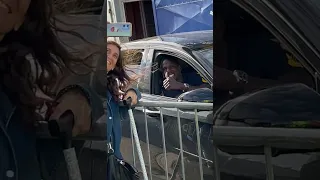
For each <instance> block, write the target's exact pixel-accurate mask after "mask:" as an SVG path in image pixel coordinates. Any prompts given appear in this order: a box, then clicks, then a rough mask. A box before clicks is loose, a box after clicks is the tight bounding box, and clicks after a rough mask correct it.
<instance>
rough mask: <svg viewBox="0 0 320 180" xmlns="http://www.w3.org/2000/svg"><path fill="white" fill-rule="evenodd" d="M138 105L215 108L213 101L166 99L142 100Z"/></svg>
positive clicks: (200, 108)
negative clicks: (169, 100) (171, 100)
mask: <svg viewBox="0 0 320 180" xmlns="http://www.w3.org/2000/svg"><path fill="white" fill-rule="evenodd" d="M137 106H145V107H162V108H178V109H188V110H194V109H199V110H213V103H196V102H195V103H194V102H165V101H159V102H156V101H140V102H139V104H137Z"/></svg>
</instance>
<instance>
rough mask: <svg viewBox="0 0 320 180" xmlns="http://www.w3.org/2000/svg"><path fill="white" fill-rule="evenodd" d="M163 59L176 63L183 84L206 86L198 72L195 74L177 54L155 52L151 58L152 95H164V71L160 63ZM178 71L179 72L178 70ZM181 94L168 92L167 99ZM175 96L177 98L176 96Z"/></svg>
mask: <svg viewBox="0 0 320 180" xmlns="http://www.w3.org/2000/svg"><path fill="white" fill-rule="evenodd" d="M164 59H169V60H170V61H172V62H177V63H178V64H179V66H180V67H181V72H179V73H181V75H182V77H183V79H184V83H187V84H189V85H191V86H201V85H205V84H208V83H207V81H206V80H205V79H204V78H203V77H202V76H201V74H200V73H199V72H197V71H196V70H195V69H194V68H193V67H192V66H190V65H189V64H188V63H187V62H185V61H184V60H183V58H182V57H179V55H178V54H174V53H170V52H165V51H157V52H155V55H154V58H153V69H152V72H153V74H152V82H153V84H152V87H153V88H152V93H153V94H156V95H165V94H163V92H164V86H163V80H164V78H163V77H164V74H163V73H164V71H163V68H162V65H161V64H162V61H163V60H164ZM179 71H180V70H179ZM181 93H182V92H180V91H173V92H170V94H172V95H170V96H169V97H172V98H175V97H177V96H178V95H180V94H181ZM176 95H177V96H176Z"/></svg>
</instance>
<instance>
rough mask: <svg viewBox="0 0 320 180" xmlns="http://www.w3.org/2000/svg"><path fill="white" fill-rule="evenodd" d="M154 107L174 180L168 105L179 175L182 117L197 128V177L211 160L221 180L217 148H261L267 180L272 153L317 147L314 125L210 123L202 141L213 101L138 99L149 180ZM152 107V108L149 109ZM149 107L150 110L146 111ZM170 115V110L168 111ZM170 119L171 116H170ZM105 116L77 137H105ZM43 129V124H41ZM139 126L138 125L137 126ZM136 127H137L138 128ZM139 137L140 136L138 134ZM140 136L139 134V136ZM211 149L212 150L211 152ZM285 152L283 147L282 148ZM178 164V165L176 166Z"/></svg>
mask: <svg viewBox="0 0 320 180" xmlns="http://www.w3.org/2000/svg"><path fill="white" fill-rule="evenodd" d="M155 108H156V109H157V110H158V111H157V113H158V114H159V121H160V126H161V136H162V137H161V138H162V151H163V154H164V159H165V165H164V166H165V167H164V171H165V178H166V180H176V179H172V178H171V177H169V171H168V159H167V144H166V141H167V139H166V131H165V127H164V126H165V123H164V118H165V116H167V114H165V113H164V112H166V110H168V109H170V110H171V111H172V112H173V111H176V114H175V115H174V117H176V120H177V131H178V135H179V148H176V149H177V150H178V151H179V160H178V161H179V164H180V165H181V169H180V170H181V171H180V173H181V175H182V179H183V180H186V179H190V178H188V177H186V172H185V162H184V159H185V157H184V156H185V155H192V156H193V154H192V153H190V152H187V151H185V150H184V144H183V141H182V139H183V138H182V129H183V128H182V125H181V119H184V120H185V119H187V120H190V121H194V123H195V131H196V141H197V142H196V146H197V147H196V149H197V154H196V156H197V158H198V161H199V172H200V178H198V179H201V180H203V179H204V169H203V164H204V163H203V161H205V162H210V163H212V164H213V168H212V170H213V176H214V179H215V180H220V179H221V177H220V172H221V171H220V167H219V157H220V154H218V151H219V150H218V149H220V150H222V151H224V150H225V149H226V148H234V147H237V148H240V150H239V152H233V153H234V154H237V153H238V154H243V152H241V151H242V149H241V148H246V149H247V148H255V149H256V148H257V147H258V148H260V149H261V152H262V153H264V155H265V169H266V178H267V180H274V171H273V162H272V156H273V154H274V153H277V152H278V153H279V152H280V150H282V151H283V150H284V149H291V150H296V151H308V150H310V151H315V150H319V149H320V131H319V130H313V129H286V128H259V127H225V126H216V127H211V128H212V129H211V131H210V132H211V134H210V142H201V137H200V127H199V114H201V112H202V111H212V110H213V104H211V103H190V102H154V101H141V102H140V103H139V104H138V105H137V106H136V107H135V111H142V112H143V114H144V123H145V124H144V130H145V133H146V137H145V141H146V144H147V158H145V159H146V160H147V161H149V167H148V171H149V172H148V173H149V174H150V175H149V179H150V180H152V179H153V177H152V174H153V172H152V167H151V164H152V163H151V159H152V157H151V154H150V151H151V148H150V137H149V128H148V127H149V123H148V118H147V115H148V113H150V112H152V113H153V114H154V113H156V111H154V109H155ZM150 109H152V110H150ZM149 110H150V111H149ZM190 113H192V114H193V115H194V118H190V117H191V116H190V115H187V116H186V114H190ZM171 116H172V114H171ZM171 119H172V118H171ZM106 126H107V125H106V118H103V119H100V120H99V121H98V122H97V123H96V124H94V126H93V131H92V132H91V133H90V134H87V135H85V136H79V137H77V138H76V139H82V140H91V141H92V140H97V141H103V140H105V137H106V132H105V131H106V128H105V127H106ZM210 126H211V125H210ZM43 129H45V127H44V128H43ZM140 130H141V129H140ZM138 131H139V129H138ZM38 135H39V137H45V136H46V137H47V136H48V134H46V131H42V133H41V132H40V133H38ZM140 138H141V137H140ZM131 139H132V142H131V143H132V146H133V147H134V141H133V138H131ZM141 139H142V138H141ZM208 143H210V146H212V159H206V157H204V156H203V155H202V149H201V148H202V145H201V144H208ZM210 153H211V152H210ZM280 153H281V152H280ZM283 153H285V151H284V152H283ZM132 154H133V161H134V164H136V159H135V152H134V148H133V152H132ZM179 168H180V167H179Z"/></svg>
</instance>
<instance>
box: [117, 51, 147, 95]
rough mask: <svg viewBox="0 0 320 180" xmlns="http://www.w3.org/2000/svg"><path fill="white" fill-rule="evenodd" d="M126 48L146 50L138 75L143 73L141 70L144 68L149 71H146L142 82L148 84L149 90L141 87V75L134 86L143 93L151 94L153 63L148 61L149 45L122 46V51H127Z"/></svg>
mask: <svg viewBox="0 0 320 180" xmlns="http://www.w3.org/2000/svg"><path fill="white" fill-rule="evenodd" d="M126 50H144V51H143V55H142V58H141V63H140V65H138V68H137V69H138V73H137V74H138V75H139V74H141V71H142V69H144V70H145V71H146V72H148V73H145V75H146V76H145V77H144V78H143V82H142V83H146V86H147V88H148V89H147V91H145V90H144V89H141V87H139V83H140V80H141V79H140V78H141V77H139V80H138V82H137V83H136V85H134V86H132V87H134V88H137V89H138V90H139V91H140V92H141V93H142V94H143V93H145V94H150V91H151V89H150V80H151V65H152V63H150V62H148V54H149V51H150V49H149V47H148V46H122V48H121V51H126ZM147 77H149V80H148V78H147Z"/></svg>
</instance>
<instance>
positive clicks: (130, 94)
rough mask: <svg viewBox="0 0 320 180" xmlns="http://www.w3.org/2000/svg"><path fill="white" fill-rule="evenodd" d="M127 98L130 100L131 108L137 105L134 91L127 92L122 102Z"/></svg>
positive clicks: (136, 96)
mask: <svg viewBox="0 0 320 180" xmlns="http://www.w3.org/2000/svg"><path fill="white" fill-rule="evenodd" d="M129 98H131V106H134V105H136V104H137V103H138V95H137V93H136V92H135V91H134V90H129V91H127V92H126V93H125V95H124V98H123V100H128V99H129Z"/></svg>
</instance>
